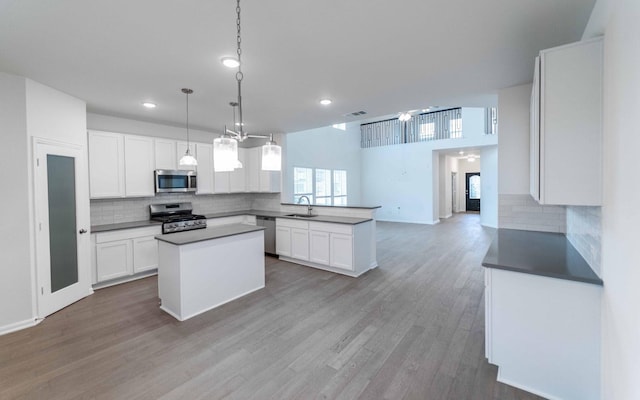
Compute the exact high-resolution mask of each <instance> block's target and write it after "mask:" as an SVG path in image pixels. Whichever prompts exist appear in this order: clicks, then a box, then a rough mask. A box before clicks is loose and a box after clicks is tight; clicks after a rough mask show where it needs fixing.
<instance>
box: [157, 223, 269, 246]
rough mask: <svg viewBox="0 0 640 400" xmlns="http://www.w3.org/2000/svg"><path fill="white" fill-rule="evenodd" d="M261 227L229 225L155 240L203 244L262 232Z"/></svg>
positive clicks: (169, 235)
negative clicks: (208, 241)
mask: <svg viewBox="0 0 640 400" xmlns="http://www.w3.org/2000/svg"><path fill="white" fill-rule="evenodd" d="M264 229H265V228H263V227H261V226H253V225H244V224H230V225H221V226H214V227H210V228H206V229H194V230H192V231H184V232H176V233H167V234H164V235H158V236H156V239H158V240H160V241H163V242H167V243H170V244H175V245H178V246H180V245H184V244H191V243H196V242H203V241H205V240H213V239H220V238H223V237H227V236H235V235H242V234H243V233H250V232H257V231H263V230H264Z"/></svg>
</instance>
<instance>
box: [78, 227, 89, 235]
mask: <svg viewBox="0 0 640 400" xmlns="http://www.w3.org/2000/svg"><path fill="white" fill-rule="evenodd" d="M78 233H79V234H81V235H82V234H83V233H87V230H86V229H84V228H82V229H80V230H79V231H78Z"/></svg>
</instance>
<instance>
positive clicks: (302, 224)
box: [276, 218, 377, 276]
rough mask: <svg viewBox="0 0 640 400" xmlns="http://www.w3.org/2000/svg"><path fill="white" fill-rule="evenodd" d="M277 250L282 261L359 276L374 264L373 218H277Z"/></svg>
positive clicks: (374, 265) (375, 264) (375, 263)
mask: <svg viewBox="0 0 640 400" xmlns="http://www.w3.org/2000/svg"><path fill="white" fill-rule="evenodd" d="M276 253H277V254H278V255H279V256H280V258H281V259H283V260H285V261H291V262H294V263H298V264H302V265H306V266H310V267H315V268H320V269H325V270H328V271H332V272H338V273H341V274H345V275H349V276H359V275H361V274H362V273H364V272H366V271H368V270H369V269H371V268H375V267H376V266H377V262H376V250H375V221H373V220H372V221H368V222H363V223H360V224H356V225H350V224H338V223H328V222H316V221H300V220H295V219H287V218H276Z"/></svg>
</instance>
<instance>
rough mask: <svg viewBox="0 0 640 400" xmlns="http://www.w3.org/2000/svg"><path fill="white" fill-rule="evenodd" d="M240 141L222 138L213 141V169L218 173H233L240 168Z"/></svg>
mask: <svg viewBox="0 0 640 400" xmlns="http://www.w3.org/2000/svg"><path fill="white" fill-rule="evenodd" d="M238 163H239V161H238V141H237V140H235V139H231V138H227V137H221V138H217V139H213V169H214V170H215V171H216V172H231V171H233V170H234V169H235V168H242V164H240V166H239V167H238Z"/></svg>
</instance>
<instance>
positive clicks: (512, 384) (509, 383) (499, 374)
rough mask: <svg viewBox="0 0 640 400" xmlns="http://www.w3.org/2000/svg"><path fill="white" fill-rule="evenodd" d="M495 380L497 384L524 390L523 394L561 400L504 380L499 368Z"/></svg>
mask: <svg viewBox="0 0 640 400" xmlns="http://www.w3.org/2000/svg"><path fill="white" fill-rule="evenodd" d="M496 380H497V381H498V382H501V383H504V384H505V385H509V386H513V387H515V388H518V389H521V390H524V391H525V392H529V393H533V394H535V395H537V396H540V397H544V398H545V399H549V400H562V399H561V398H559V397H556V396H552V395H550V394H549V393H545V392H543V391H541V390H536V389H533V388H531V387H529V386H527V385H523V384H520V383H518V382H515V381H512V380H510V379H505V378H504V376H503V375H502V374H501V373H500V367H498V376H497V378H496Z"/></svg>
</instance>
